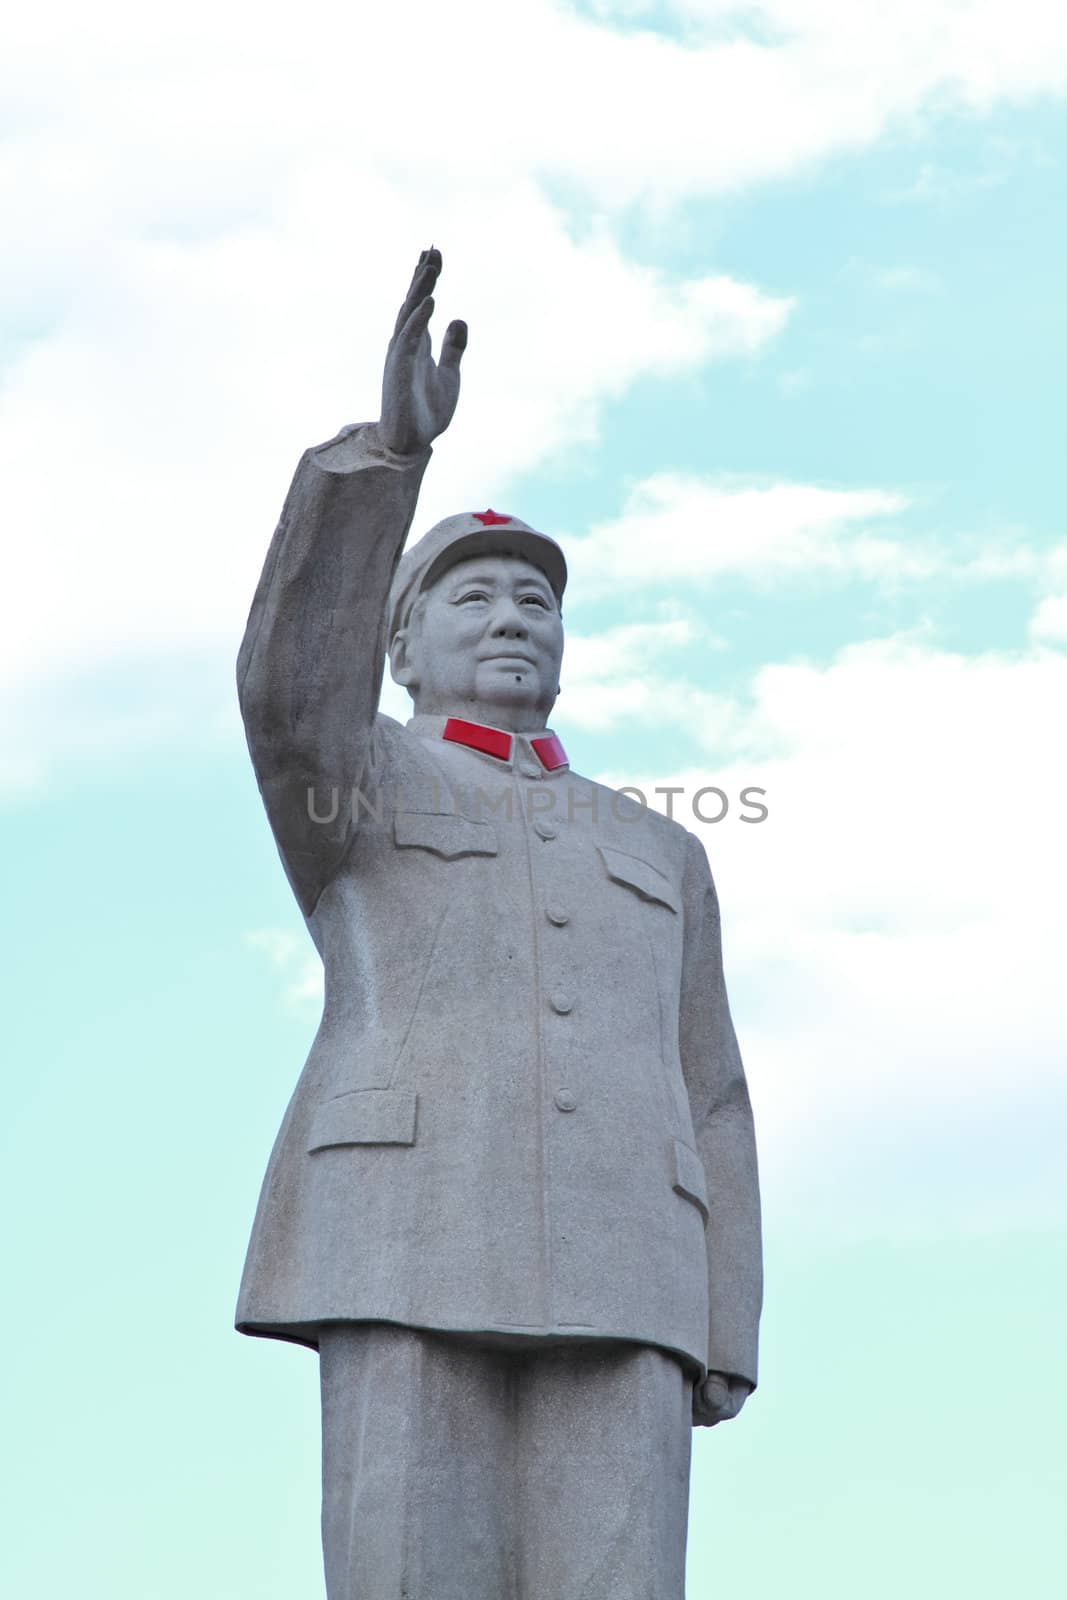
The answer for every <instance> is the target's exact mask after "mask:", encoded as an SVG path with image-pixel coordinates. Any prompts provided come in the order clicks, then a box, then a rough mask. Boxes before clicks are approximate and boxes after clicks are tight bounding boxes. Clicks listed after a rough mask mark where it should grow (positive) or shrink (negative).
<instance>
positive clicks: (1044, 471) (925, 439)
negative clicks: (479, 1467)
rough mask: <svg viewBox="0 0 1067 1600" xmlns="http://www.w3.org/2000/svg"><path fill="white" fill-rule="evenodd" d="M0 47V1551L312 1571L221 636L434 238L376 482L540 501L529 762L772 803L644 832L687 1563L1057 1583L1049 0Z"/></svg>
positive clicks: (255, 851)
mask: <svg viewBox="0 0 1067 1600" xmlns="http://www.w3.org/2000/svg"><path fill="white" fill-rule="evenodd" d="M14 45H15V48H13V49H12V50H11V51H9V52H6V55H7V59H6V61H5V63H4V65H3V66H2V67H0V74H2V75H3V78H4V87H5V90H6V93H5V96H4V100H5V104H6V106H7V110H6V113H5V118H4V123H3V129H2V141H3V142H2V143H0V184H2V185H3V190H4V198H5V214H6V216H7V219H8V224H9V233H10V238H11V248H10V250H8V251H6V252H5V256H4V261H3V264H2V265H0V274H2V276H3V281H4V288H5V293H4V295H3V297H2V298H3V302H4V305H5V307H6V310H5V313H4V320H3V322H2V323H0V418H2V423H3V427H2V431H0V453H2V455H3V471H4V478H5V483H6V486H7V499H8V522H7V534H6V538H5V576H6V579H7V581H6V583H5V584H4V586H3V595H2V602H3V604H4V626H3V628H2V629H0V653H2V654H3V655H4V658H5V659H4V669H5V670H4V672H3V682H4V686H5V689H4V705H3V708H2V713H0V714H2V718H3V726H4V731H5V735H6V737H5V739H4V741H3V745H2V752H3V753H2V756H0V807H2V818H3V827H4V832H3V839H4V857H5V860H4V882H5V885H6V889H7V893H6V897H5V898H6V904H7V908H8V916H7V917H6V918H5V919H4V922H5V928H4V935H3V937H4V940H5V944H4V952H3V954H4V966H5V972H6V976H7V979H8V985H7V987H8V999H7V1004H6V1012H5V1015H6V1024H7V1025H6V1034H7V1038H6V1045H7V1048H6V1049H5V1052H4V1055H5V1060H6V1062H7V1080H8V1083H9V1085H10V1088H9V1110H10V1114H9V1116H8V1118H6V1119H5V1130H4V1135H3V1143H4V1149H3V1161H2V1172H3V1182H4V1184H5V1186H6V1188H7V1194H6V1212H7V1215H8V1217H9V1219H10V1220H11V1228H10V1230H9V1251H8V1256H9V1267H8V1271H7V1273H6V1274H5V1288H6V1291H7V1296H8V1310H7V1312H6V1324H7V1326H8V1328H9V1330H10V1333H11V1343H10V1354H9V1359H8V1362H7V1364H6V1377H7V1379H8V1383H7V1386H6V1387H7V1393H6V1395H5V1432H6V1436H7V1437H8V1439H9V1440H12V1441H14V1442H13V1443H12V1444H9V1448H8V1450H7V1452H6V1458H7V1472H8V1477H9V1481H8V1482H7V1484H6V1486H5V1500H6V1504H7V1506H8V1508H9V1511H10V1513H11V1516H10V1528H11V1532H10V1534H9V1535H8V1537H7V1538H6V1540H5V1546H4V1550H3V1553H2V1555H0V1581H2V1582H3V1586H4V1589H5V1592H7V1593H11V1594H17V1595H23V1594H25V1595H27V1596H29V1595H33V1596H34V1597H36V1596H42V1597H51V1596H53V1595H54V1596H59V1595H65V1594H67V1593H68V1592H70V1591H71V1590H72V1589H74V1588H75V1587H76V1588H77V1589H78V1592H79V1593H80V1594H81V1595H83V1596H85V1597H86V1600H96V1597H98V1596H99V1597H100V1600H104V1597H105V1596H106V1597H107V1600H177V1597H178V1596H183V1597H184V1596H185V1595H187V1594H189V1593H191V1592H195V1593H198V1594H200V1595H202V1596H204V1597H205V1600H252V1597H254V1600H282V1597H283V1596H285V1597H286V1600H288V1597H289V1596H290V1595H292V1594H294V1593H298V1592H299V1593H308V1594H315V1593H319V1592H321V1579H320V1576H319V1551H318V1529H317V1514H318V1513H317V1494H318V1480H317V1475H318V1458H317V1451H318V1436H317V1427H318V1419H317V1393H316V1374H315V1362H314V1359H313V1358H312V1357H310V1356H308V1355H307V1353H306V1352H301V1351H297V1350H290V1349H286V1348H283V1347H280V1346H273V1345H269V1344H261V1343H259V1342H257V1341H249V1340H242V1339H239V1338H238V1337H237V1336H236V1335H235V1334H233V1332H232V1331H231V1320H232V1310H233V1301H234V1298H235V1295H236V1289H237V1282H238V1278H239V1274H240V1267H241V1261H242V1257H243V1250H244V1244H245V1240H246V1238H247V1232H248V1227H249V1225H250V1222H251V1216H252V1211H253V1208H254V1204H255V1198H256V1193H257V1190H258V1184H259V1179H260V1176H261V1173H262V1169H263V1166H264V1163H265V1161H266V1157H267V1154H268V1152H269V1148H270V1144H271V1141H272V1139H273V1135H274V1132H275V1129H276V1127H277V1124H278V1121H279V1119H280V1116H281V1113H282V1111H283V1109H284V1106H285V1103H286V1100H287V1098H288V1095H289V1093H290V1092H291V1089H292V1086H293V1084H294V1083H295V1080H296V1076H297V1073H298V1071H299V1068H300V1065H301V1062H302V1060H303V1057H304V1054H305V1053H306V1050H307V1047H308V1044H309V1042H310V1039H311V1036H312V1034H313V1032H314V1027H315V1022H316V1004H317V995H318V986H319V977H318V972H317V967H316V961H315V958H314V955H313V952H312V950H311V946H310V942H309V941H308V940H307V938H306V935H305V934H304V932H303V929H302V926H301V924H300V921H299V918H298V916H297V913H296V910H295V907H294V906H293V905H292V904H291V901H290V896H289V891H288V889H287V887H286V884H285V881H284V878H283V876H282V873H281V869H280V867H279V866H278V863H277V859H276V856H275V853H274V847H273V844H272V841H271V839H270V835H269V831H268V829H267V825H266V822H265V819H264V817H263V815H262V812H261V808H260V805H259V800H258V796H257V794H256V791H255V784H254V781H253V779H252V776H251V772H250V770H249V767H248V763H247V757H246V755H245V752H244V746H243V737H242V733H241V729H240V724H239V721H238V718H237V714H236V705H235V697H234V693H233V689H232V661H233V657H234V655H235V652H236V644H237V640H238V638H239V636H240V632H241V628H242V626H243V621H244V613H245V610H246V608H247V603H248V599H249V597H250V594H251V589H252V586H253V584H254V581H255V577H256V574H257V571H258V566H259V563H260V561H261V559H262V555H263V552H264V551H265V549H266V544H267V541H268V539H269V536H270V532H271V528H272V526H273V521H274V518H275V517H276V515H277V510H278V508H279V506H280V503H281V499H282V496H283V494H284V491H285V488H286V486H287V483H288V478H289V475H290V473H291V470H292V466H293V464H294V463H295V460H296V458H297V456H298V455H299V453H300V451H301V450H302V449H303V447H304V446H305V445H306V444H309V443H312V442H317V441H318V440H319V439H323V438H326V437H328V436H329V435H330V434H332V433H333V432H334V431H335V430H336V428H337V427H338V426H340V425H341V424H342V423H344V422H347V421H353V420H360V419H361V418H366V417H370V416H371V415H372V414H373V410H374V407H375V405H376V396H377V386H378V382H379V376H380V369H381V358H382V354H383V351H384V342H385V339H386V338H387V336H388V332H389V329H390V327H391V325H392V317H393V315H394V312H395V306H396V303H397V302H398V300H399V298H400V296H401V295H402V292H403V289H404V287H405V285H406V282H407V279H408V276H409V275H410V269H411V265H412V262H413V260H414V258H415V257H416V256H417V254H418V251H419V250H420V249H421V248H423V247H424V246H425V245H427V244H428V243H430V242H431V241H432V242H434V243H436V244H438V245H439V246H440V247H441V248H442V250H443V252H444V255H445V272H444V276H443V278H442V284H441V289H440V293H439V296H438V302H439V308H440V309H439V320H440V321H441V323H442V325H443V323H444V322H445V321H447V319H448V318H449V317H451V316H454V315H461V316H465V317H466V318H467V319H468V321H469V323H470V328H471V342H470V348H469V351H468V354H467V356H466V358H465V362H464V389H463V393H462V395H461V401H460V409H459V413H458V414H457V418H456V422H455V423H454V425H453V428H452V429H451V430H450V432H449V434H448V435H446V436H445V438H444V439H442V440H441V441H440V443H439V445H438V447H437V450H436V452H435V457H434V460H433V462H432V463H431V467H430V470H429V473H428V475H427V480H426V485H425V488H424V492H423V499H422V502H421V504H420V511H419V515H418V517H417V519H416V530H419V529H421V528H423V527H425V526H428V525H429V524H430V523H431V522H433V521H434V520H436V518H437V517H439V516H441V515H444V514H446V513H448V512H451V511H455V510H457V509H460V508H464V507H468V506H477V507H479V508H480V507H483V506H485V505H486V504H491V505H494V506H497V507H498V508H503V509H505V510H511V511H513V512H514V513H515V514H517V515H520V516H523V517H524V518H526V519H527V520H529V521H531V522H533V523H534V524H536V525H538V526H541V527H544V528H545V529H546V530H547V531H551V532H553V533H555V534H557V535H558V536H559V537H560V538H561V539H562V540H563V541H564V543H565V544H566V547H567V550H568V555H569V558H570V560H571V566H572V572H573V579H572V584H571V589H570V591H569V593H568V605H567V615H566V620H567V625H568V641H569V642H568V655H567V659H566V662H565V669H564V681H563V694H562V696H561V698H560V702H559V706H558V713H557V716H556V718H555V726H556V727H557V728H558V730H559V731H560V733H561V734H562V736H563V738H564V740H565V742H566V744H567V747H568V750H569V752H570V754H571V758H572V761H573V762H574V764H575V765H576V766H578V767H579V768H580V769H581V770H583V771H585V772H588V773H591V774H594V775H598V776H601V777H604V778H605V779H607V780H609V781H613V782H617V783H624V782H626V783H637V784H640V785H642V786H644V787H645V788H646V790H648V791H649V792H651V790H652V788H654V787H655V786H656V785H661V786H662V785H667V784H672V783H674V784H685V785H687V786H688V787H689V788H690V789H692V788H696V787H699V786H700V785H701V784H717V785H720V786H721V787H722V788H723V789H724V790H725V791H726V792H727V794H728V795H729V796H731V797H734V796H736V795H737V794H738V793H739V792H740V789H741V788H742V787H743V786H744V785H745V784H748V783H751V784H758V785H760V786H762V787H764V788H765V789H766V791H767V803H768V806H769V813H770V814H769V816H768V819H767V821H766V823H764V824H761V825H760V826H758V827H745V826H743V825H742V824H741V823H740V822H739V821H738V820H737V808H736V806H735V807H734V808H733V809H732V810H731V812H730V813H729V814H728V816H727V817H726V818H724V820H723V821H722V822H721V823H720V824H718V825H715V826H707V827H704V828H703V829H700V828H699V825H698V824H695V823H694V826H697V827H698V831H700V832H701V837H702V838H703V839H704V842H705V843H706V846H707V848H708V852H709V856H710V859H711V861H712V865H713V868H714V870H715V874H716V878H717V881H718V883H719V888H720V895H721V899H722V902H723V908H724V920H725V940H726V963H727V976H728V980H729V983H730V988H731V996H732V1002H733V1008H734V1013H735V1019H736V1022H737V1027H738V1032H739V1035H740V1038H741V1043H742V1048H743V1051H744V1054H745V1058H746V1063H747V1066H748V1072H749V1077H750V1082H751V1085H752V1092H753V1098H754V1102H755V1106H756V1113H757V1119H758V1129H759V1134H760V1149H761V1160H762V1167H763V1183H764V1192H765V1198H766V1211H767V1264H768V1297H767V1309H766V1315H765V1335H764V1346H763V1366H762V1378H761V1386H760V1389H759V1391H758V1393H757V1395H756V1397H755V1398H754V1399H753V1401H752V1403H751V1405H750V1406H749V1407H748V1408H747V1409H746V1411H745V1413H744V1415H743V1417H742V1419H741V1420H740V1421H739V1422H738V1423H736V1424H733V1425H731V1426H729V1427H723V1428H718V1429H715V1430H712V1431H711V1432H702V1433H699V1434H697V1436H696V1439H695V1456H694V1475H693V1494H692V1511H691V1531H690V1570H689V1593H690V1597H691V1600H703V1597H705V1596H707V1597H708V1600H712V1597H719V1596H725V1595H744V1596H746V1600H764V1597H770V1596H772V1595H773V1596H778V1595H780V1594H782V1593H783V1592H787V1593H789V1594H790V1595H795V1596H797V1597H798V1600H801V1597H808V1596H810V1597H812V1600H815V1597H818V1600H838V1597H840V1600H844V1597H846V1596H848V1597H849V1600H851V1597H853V1596H854V1595H855V1594H857V1593H862V1594H863V1595H864V1596H869V1597H872V1600H880V1597H881V1596H883V1595H884V1596H886V1597H887V1600H888V1597H889V1596H890V1595H893V1596H896V1595H898V1594H900V1593H901V1592H904V1591H906V1592H908V1593H909V1594H912V1595H915V1596H919V1597H923V1600H925V1597H927V1596H929V1597H931V1600H932V1597H934V1596H936V1597H938V1600H941V1597H942V1596H944V1595H946V1594H965V1595H967V1596H968V1600H986V1597H988V1600H992V1597H994V1596H996V1597H998V1600H999V1597H1001V1596H1003V1595H1004V1594H1005V1593H1009V1592H1010V1593H1019V1594H1021V1595H1025V1596H1026V1597H1027V1600H1046V1597H1048V1600H1052V1597H1053V1596H1057V1595H1059V1594H1060V1593H1062V1572H1063V1568H1064V1561H1065V1557H1067V1551H1065V1550H1064V1542H1063V1537H1062V1533H1061V1532H1060V1531H1059V1530H1058V1523H1059V1522H1061V1521H1062V1515H1061V1508H1062V1503H1063V1494H1064V1488H1065V1487H1067V1485H1065V1483H1064V1471H1063V1465H1062V1447H1061V1443H1060V1441H1061V1437H1062V1431H1063V1428H1064V1425H1065V1424H1067V1407H1065V1404H1064V1401H1065V1398H1067V1397H1065V1393H1064V1379H1063V1362H1062V1350H1061V1346H1062V1327H1063V1320H1064V1310H1065V1307H1064V1294H1063V1284H1064V1272H1063V1268H1064V1221H1065V1216H1064V1212H1065V1205H1064V1200H1065V1193H1064V1184H1063V1177H1062V1166H1063V1159H1062V1150H1063V1144H1064V1134H1065V1131H1067V1128H1065V1121H1067V1119H1065V1104H1064V1102H1065V1098H1067V1096H1065V1091H1064V1071H1063V1068H1064V1062H1065V1055H1067V1051H1065V1047H1064V1035H1065V1028H1064V1019H1063V1003H1062V991H1063V980H1062V967H1063V950H1064V933H1065V928H1064V910H1063V907H1064V905H1065V904H1067V862H1065V858H1067V852H1065V851H1064V848H1063V843H1062V823H1061V815H1062V809H1063V797H1064V787H1065V785H1064V777H1065V770H1064V769H1065V761H1064V755H1063V738H1062V733H1061V731H1060V730H1061V728H1062V722H1063V706H1064V703H1065V697H1067V537H1065V529H1064V526H1063V493H1062V459H1063V415H1062V413H1063V407H1062V393H1061V388H1062V385H1061V377H1060V375H1061V373H1062V370H1063V367H1064V358H1065V355H1067V349H1065V339H1064V309H1063V294H1062V287H1061V285H1062V279H1063V274H1064V266H1065V260H1067V251H1065V226H1067V225H1065V220H1064V219H1065V207H1064V148H1065V140H1064V132H1065V112H1064V100H1063V95H1064V90H1065V87H1067V25H1065V23H1064V21H1063V19H1062V17H1059V16H1057V15H1055V14H1054V12H1053V8H1051V7H1049V6H1047V5H1046V4H1040V3H1037V0H1033V3H1030V0H1016V3H1014V4H1010V5H1009V4H1007V3H1002V0H968V3H958V4H953V3H949V0H926V3H925V4H922V5H920V4H919V3H918V0H901V3H900V4H898V5H896V6H895V7H893V8H891V9H890V11H889V12H888V14H887V12H886V8H883V7H881V6H879V5H875V4H874V3H873V0H853V3H852V4H851V5H845V4H844V3H843V0H790V4H788V5H787V4H786V3H785V0H767V3H765V4H756V5H752V6H746V7H743V8H741V7H736V6H730V5H729V4H725V3H719V0H678V3H674V0H668V3H663V4H657V5H643V4H641V3H640V0H636V3H633V4H629V5H610V4H594V3H589V4H585V5H581V6H575V5H568V4H563V3H558V4H549V3H547V0H529V3H528V4H526V5H525V6H524V7H523V8H522V9H521V12H520V10H519V9H518V8H515V9H514V11H511V9H510V8H508V7H501V6H499V5H497V6H495V7H491V6H489V5H488V4H487V3H482V0H455V4H453V6H451V7H450V8H449V12H448V15H447V17H446V16H445V15H444V14H439V13H438V12H435V11H433V10H431V9H430V8H429V7H426V6H424V5H423V4H422V3H421V0H417V3H416V5H415V7H414V10H410V9H409V12H408V13H407V14H406V19H405V22H404V24H403V26H402V27H401V26H399V25H397V24H392V23H390V22H389V21H388V20H387V19H386V18H385V17H384V16H381V17H375V18H374V19H369V18H365V17H360V18H358V19H357V18H356V17H355V16H353V15H352V14H351V11H350V9H349V10H345V8H342V7H339V6H333V5H326V6H323V7H321V8H319V10H318V12H316V13H315V15H314V16H309V17H306V18H302V20H301V21H300V23H299V25H297V24H296V23H295V22H294V21H293V19H292V17H291V16H290V14H289V13H288V11H287V10H286V9H285V8H281V7H275V8H271V7H260V8H257V10H256V12H255V13H254V14H253V13H252V12H251V11H250V10H249V9H248V8H247V7H245V6H243V5H236V4H223V5H221V6H219V5H215V6H212V7H208V6H206V5H202V4H200V3H199V0H194V3H191V4H190V5H188V6H186V7H184V8H183V9H182V13H181V15H180V16H168V17H167V18H165V19H164V18H161V17H148V16H147V15H145V14H144V13H143V12H142V10H140V9H138V8H135V7H133V6H127V5H124V4H119V3H115V0H104V4H103V5H102V6H100V7H97V8H94V12H93V17H92V19H91V22H89V21H86V20H85V19H84V18H82V16H81V15H80V13H77V12H75V11H74V10H73V8H70V7H67V6H64V5H60V6H59V7H58V8H53V9H52V10H50V11H49V12H48V13H47V14H45V13H40V14H34V15H26V16H23V17H22V18H21V19H20V20H19V24H18V29H17V30H16V34H15V37H14ZM385 704H386V708H387V709H389V710H391V711H392V712H393V713H394V714H403V705H404V702H403V698H402V697H401V696H400V695H399V694H398V693H397V691H396V690H395V689H391V688H390V689H387V691H386V699H385Z"/></svg>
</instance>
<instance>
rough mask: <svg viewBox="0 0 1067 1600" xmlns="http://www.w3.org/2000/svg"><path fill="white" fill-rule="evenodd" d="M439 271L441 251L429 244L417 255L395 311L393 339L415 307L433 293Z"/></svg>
mask: <svg viewBox="0 0 1067 1600" xmlns="http://www.w3.org/2000/svg"><path fill="white" fill-rule="evenodd" d="M440 271H441V252H440V250H435V249H434V247H433V246H432V245H431V246H430V248H429V250H424V251H423V252H422V254H421V255H420V257H419V264H418V266H417V267H416V268H415V271H414V273H413V275H412V279H411V283H410V285H409V286H408V292H407V294H406V295H405V296H404V303H403V305H402V306H401V307H400V310H399V311H398V312H397V317H396V325H395V327H394V328H393V338H394V339H395V338H396V337H397V335H398V334H399V333H400V330H401V328H403V326H404V324H405V322H407V320H408V318H409V317H410V315H411V313H412V312H413V311H414V309H415V307H416V306H417V305H419V304H420V303H421V302H422V301H423V300H425V298H426V296H427V295H428V294H432V293H433V289H434V285H435V284H436V282H437V275H438V273H439V272H440Z"/></svg>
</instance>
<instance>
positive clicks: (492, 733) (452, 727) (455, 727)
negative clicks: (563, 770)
mask: <svg viewBox="0 0 1067 1600" xmlns="http://www.w3.org/2000/svg"><path fill="white" fill-rule="evenodd" d="M441 738H442V739H447V740H448V742H449V743H450V744H465V745H466V746H467V747H468V748H469V749H471V750H481V752H482V753H483V755H487V756H496V758H497V760H498V761H509V760H510V759H511V745H512V738H511V734H510V733H504V732H503V731H502V730H501V729H500V728H487V727H486V726H485V724H484V723H482V722H464V720H463V718H462V717H449V719H448V721H447V722H446V723H445V726H444V732H443V733H442V734H441ZM530 748H531V750H532V751H533V752H534V754H535V755H536V757H537V759H538V761H540V763H541V765H542V766H543V767H544V769H545V771H546V772H555V771H556V770H557V769H558V768H559V767H565V766H566V765H567V752H566V750H564V748H563V745H562V744H561V743H560V741H559V740H558V739H557V738H556V735H555V734H554V733H543V734H542V735H541V736H540V738H538V739H531V740H530Z"/></svg>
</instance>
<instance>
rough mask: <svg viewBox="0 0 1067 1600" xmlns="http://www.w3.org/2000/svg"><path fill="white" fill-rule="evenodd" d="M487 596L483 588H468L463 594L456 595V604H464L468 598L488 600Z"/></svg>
mask: <svg viewBox="0 0 1067 1600" xmlns="http://www.w3.org/2000/svg"><path fill="white" fill-rule="evenodd" d="M488 598H489V596H488V595H487V594H486V592H485V590H484V589H468V590H467V591H466V593H465V594H459V595H457V596H456V604H457V605H458V606H465V605H466V604H467V602H468V601H469V600H488Z"/></svg>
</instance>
